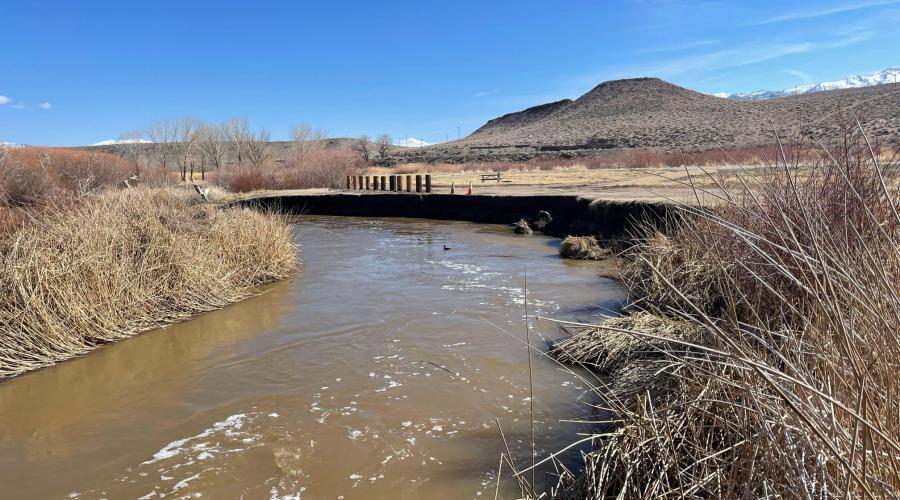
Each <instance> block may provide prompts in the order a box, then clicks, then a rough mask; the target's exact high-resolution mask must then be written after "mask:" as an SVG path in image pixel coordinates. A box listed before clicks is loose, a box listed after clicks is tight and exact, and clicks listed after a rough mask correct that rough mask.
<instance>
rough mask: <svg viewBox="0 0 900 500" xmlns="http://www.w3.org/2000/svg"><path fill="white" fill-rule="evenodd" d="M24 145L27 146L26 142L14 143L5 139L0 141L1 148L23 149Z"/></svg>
mask: <svg viewBox="0 0 900 500" xmlns="http://www.w3.org/2000/svg"><path fill="white" fill-rule="evenodd" d="M24 147H25V145H24V144H16V143H14V142H3V141H0V148H3V149H21V148H24Z"/></svg>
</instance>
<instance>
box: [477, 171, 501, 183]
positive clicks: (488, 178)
mask: <svg viewBox="0 0 900 500" xmlns="http://www.w3.org/2000/svg"><path fill="white" fill-rule="evenodd" d="M500 178H501V174H500V172H496V173H493V174H481V182H482V184H483V183H484V181H497V182H500Z"/></svg>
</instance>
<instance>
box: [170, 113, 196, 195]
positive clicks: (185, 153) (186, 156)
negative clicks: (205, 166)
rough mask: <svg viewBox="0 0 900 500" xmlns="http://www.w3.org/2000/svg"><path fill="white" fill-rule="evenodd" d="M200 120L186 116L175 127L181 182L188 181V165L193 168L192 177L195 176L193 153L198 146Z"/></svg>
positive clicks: (176, 155) (176, 153)
mask: <svg viewBox="0 0 900 500" xmlns="http://www.w3.org/2000/svg"><path fill="white" fill-rule="evenodd" d="M199 125H200V122H198V121H197V120H195V119H193V118H191V117H189V116H185V117H182V118H181V119H179V120H178V121H177V122H176V127H175V159H176V160H177V162H178V168H179V170H180V171H181V182H187V174H188V167H189V166H190V168H191V177H192V178H193V176H194V164H193V159H194V158H193V154H194V153H195V148H196V146H197V135H198V134H197V132H198V131H199V130H200V126H199ZM191 180H193V179H191Z"/></svg>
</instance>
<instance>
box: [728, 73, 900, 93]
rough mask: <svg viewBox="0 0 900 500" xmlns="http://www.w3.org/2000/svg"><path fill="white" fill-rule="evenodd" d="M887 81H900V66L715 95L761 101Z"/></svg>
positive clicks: (881, 83)
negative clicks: (810, 81) (775, 88)
mask: <svg viewBox="0 0 900 500" xmlns="http://www.w3.org/2000/svg"><path fill="white" fill-rule="evenodd" d="M886 83H900V67H893V68H888V69H886V70H883V71H876V72H875V73H872V74H870V75H856V76H851V77H849V78H846V79H844V80H836V81H833V82H822V83H811V84H809V85H800V86H798V87H791V88H789V89H784V90H757V91H755V92H737V93H733V94H728V93H725V92H720V93H718V94H713V95H714V96H716V97H724V98H726V99H734V100H736V101H761V100H763V99H774V98H776V97H785V96H789V95H799V94H808V93H810V92H821V91H823V90H838V89H854V88H859V87H871V86H873V85H884V84H886Z"/></svg>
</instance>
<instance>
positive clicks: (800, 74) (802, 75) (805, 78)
mask: <svg viewBox="0 0 900 500" xmlns="http://www.w3.org/2000/svg"><path fill="white" fill-rule="evenodd" d="M784 72H785V73H787V74H789V75H791V76H794V77H797V78H799V79H801V80H803V82H804V83H809V82H811V81H812V77H811V76H809V73H806V72H803V71H800V70H799V69H786V70H784Z"/></svg>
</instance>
